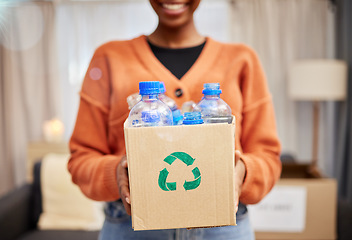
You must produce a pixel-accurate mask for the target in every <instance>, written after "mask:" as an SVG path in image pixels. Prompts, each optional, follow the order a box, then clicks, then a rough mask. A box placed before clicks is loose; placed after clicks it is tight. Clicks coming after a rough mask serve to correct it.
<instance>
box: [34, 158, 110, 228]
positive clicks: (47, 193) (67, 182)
mask: <svg viewBox="0 0 352 240" xmlns="http://www.w3.org/2000/svg"><path fill="white" fill-rule="evenodd" d="M68 159H69V155H68V154H53V153H51V154H47V155H46V156H44V158H43V160H42V166H41V174H40V175H41V176H40V177H41V190H42V204H43V212H42V213H41V215H40V217H39V222H38V227H39V229H46V230H48V229H51V230H59V229H66V230H99V229H101V227H102V224H103V221H104V213H103V203H102V202H96V201H93V200H90V199H88V198H87V197H86V196H84V195H83V193H82V192H81V190H80V189H79V187H78V186H77V185H75V184H74V183H72V181H71V175H70V173H69V172H68V170H67V162H68Z"/></svg>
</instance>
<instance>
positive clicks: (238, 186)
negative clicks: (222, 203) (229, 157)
mask: <svg viewBox="0 0 352 240" xmlns="http://www.w3.org/2000/svg"><path fill="white" fill-rule="evenodd" d="M245 176H246V166H245V165H244V162H243V161H242V160H241V152H240V151H238V150H236V151H235V200H236V202H235V206H236V212H237V210H238V203H239V198H240V196H241V190H242V184H243V181H244V178H245Z"/></svg>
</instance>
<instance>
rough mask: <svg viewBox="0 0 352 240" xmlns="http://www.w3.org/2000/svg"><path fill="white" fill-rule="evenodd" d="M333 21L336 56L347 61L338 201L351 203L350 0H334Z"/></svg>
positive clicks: (340, 128)
mask: <svg viewBox="0 0 352 240" xmlns="http://www.w3.org/2000/svg"><path fill="white" fill-rule="evenodd" d="M336 4H337V5H336V6H337V15H336V16H337V21H336V30H337V31H336V35H337V40H336V43H337V44H336V48H337V57H338V58H339V59H342V60H345V61H346V62H347V64H348V89H347V91H348V92H347V93H348V94H347V100H346V103H345V104H343V105H341V104H340V105H339V106H337V107H336V109H337V114H338V116H339V117H340V119H341V121H340V122H339V124H338V125H337V126H336V133H337V134H338V137H337V140H338V141H336V143H337V144H336V145H335V147H336V154H335V156H336V169H335V176H336V178H337V179H338V192H339V198H340V200H341V201H346V202H348V203H349V204H350V206H352V45H351V43H352V14H351V13H352V1H350V0H338V1H336Z"/></svg>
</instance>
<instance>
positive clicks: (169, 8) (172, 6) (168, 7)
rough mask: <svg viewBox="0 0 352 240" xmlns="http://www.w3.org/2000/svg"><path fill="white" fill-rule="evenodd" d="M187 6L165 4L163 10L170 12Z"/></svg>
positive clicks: (182, 4)
mask: <svg viewBox="0 0 352 240" xmlns="http://www.w3.org/2000/svg"><path fill="white" fill-rule="evenodd" d="M185 5H186V4H184V3H177V4H169V3H163V8H166V9H168V10H179V9H181V8H183V7H184V6H185Z"/></svg>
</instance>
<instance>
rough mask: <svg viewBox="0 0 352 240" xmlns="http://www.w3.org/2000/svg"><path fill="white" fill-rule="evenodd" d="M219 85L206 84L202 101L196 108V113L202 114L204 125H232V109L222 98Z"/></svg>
mask: <svg viewBox="0 0 352 240" xmlns="http://www.w3.org/2000/svg"><path fill="white" fill-rule="evenodd" d="M221 92H222V91H221V89H220V84H219V83H205V84H204V89H203V91H202V93H203V94H204V96H203V98H202V100H201V101H200V102H199V103H198V104H197V105H196V106H195V108H194V111H197V112H201V114H202V118H203V120H204V123H231V122H232V114H231V108H230V107H229V105H227V103H226V102H225V101H224V100H222V99H221V98H220V94H221Z"/></svg>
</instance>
